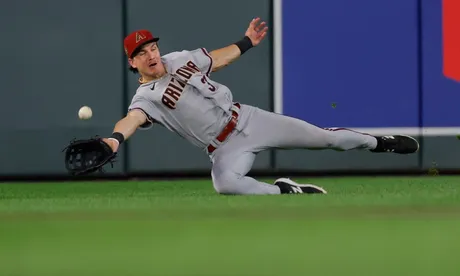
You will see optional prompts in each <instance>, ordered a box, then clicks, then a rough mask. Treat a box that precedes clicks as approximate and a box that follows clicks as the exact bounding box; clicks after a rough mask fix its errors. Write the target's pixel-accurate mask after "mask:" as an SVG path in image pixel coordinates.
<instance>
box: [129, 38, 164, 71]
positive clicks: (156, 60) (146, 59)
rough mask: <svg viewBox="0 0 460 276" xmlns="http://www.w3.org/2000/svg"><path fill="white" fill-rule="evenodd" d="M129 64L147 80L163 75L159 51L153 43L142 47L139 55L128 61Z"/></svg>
mask: <svg viewBox="0 0 460 276" xmlns="http://www.w3.org/2000/svg"><path fill="white" fill-rule="evenodd" d="M130 63H131V66H132V67H134V68H137V70H138V71H139V73H140V74H141V75H142V76H143V77H145V78H147V79H155V78H158V77H160V76H162V75H163V74H164V73H165V68H164V66H163V63H162V62H161V55H160V50H159V49H158V45H157V44H156V43H155V42H152V43H148V44H146V45H144V46H143V47H142V49H141V50H140V51H139V53H138V54H137V55H136V56H135V57H133V59H132V60H130Z"/></svg>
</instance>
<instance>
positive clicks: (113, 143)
mask: <svg viewBox="0 0 460 276" xmlns="http://www.w3.org/2000/svg"><path fill="white" fill-rule="evenodd" d="M102 141H104V142H105V143H106V144H107V145H109V147H110V148H111V149H112V150H113V152H117V151H118V147H119V146H120V145H119V143H118V141H114V140H113V139H108V138H102Z"/></svg>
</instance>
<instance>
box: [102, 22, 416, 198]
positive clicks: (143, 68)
mask: <svg viewBox="0 0 460 276" xmlns="http://www.w3.org/2000/svg"><path fill="white" fill-rule="evenodd" d="M267 30H268V28H267V26H266V23H265V22H261V19H260V18H255V19H253V20H252V21H251V22H250V23H249V27H248V29H247V30H246V32H245V36H244V37H243V38H242V39H241V40H239V41H237V42H235V43H233V44H231V45H228V46H227V47H224V48H221V49H216V50H213V51H208V50H207V49H205V48H199V49H194V50H190V51H188V50H183V51H178V52H172V53H169V54H166V55H163V56H162V55H161V54H160V48H159V45H158V41H159V38H158V37H154V36H153V35H152V34H151V33H150V32H149V31H148V30H138V31H135V32H133V33H131V34H129V35H128V36H127V37H126V38H125V39H124V49H125V52H126V55H127V57H128V62H129V64H130V70H132V71H133V72H136V73H138V74H139V75H140V77H139V83H140V85H139V87H138V89H137V91H136V94H135V95H134V97H133V98H132V101H131V104H130V106H129V108H128V113H127V115H126V116H125V117H124V118H123V119H121V120H120V121H118V122H117V124H116V125H115V128H114V130H113V134H112V136H111V137H109V138H104V139H103V141H104V142H106V143H107V144H108V145H109V146H110V147H111V148H112V150H113V151H114V152H117V150H118V147H119V145H120V144H121V143H123V142H124V141H126V140H127V139H128V138H129V137H130V136H132V135H133V134H134V132H135V131H136V130H137V129H148V128H150V127H152V126H153V125H154V124H158V125H161V126H163V127H166V128H167V129H168V130H170V131H173V132H175V133H176V134H178V135H180V136H181V137H182V138H184V139H186V140H187V141H189V142H190V143H191V144H193V145H195V146H197V147H200V148H201V149H203V151H204V152H205V153H206V154H207V155H208V156H209V158H210V160H211V162H212V171H211V177H212V181H213V186H214V189H215V190H216V191H217V192H218V193H220V194H234V195H235V194H238V195H249V194H251V195H254V194H290V193H301V194H325V193H327V192H326V191H325V190H324V189H323V188H321V187H318V186H315V185H313V184H298V183H296V182H294V181H292V180H290V179H289V178H281V179H278V180H276V181H275V183H273V184H270V183H263V182H260V181H257V180H256V179H254V178H251V177H248V176H246V174H247V173H248V172H249V170H250V169H251V167H252V164H253V162H254V159H255V157H256V155H257V153H259V152H261V151H264V150H267V149H270V148H275V149H333V150H338V151H347V150H353V149H360V150H369V151H370V152H375V153H381V152H392V153H398V154H410V153H414V152H416V151H418V149H419V144H418V142H417V141H416V140H415V139H414V138H412V137H408V136H403V135H393V136H384V137H376V136H372V135H368V134H363V133H358V132H355V131H352V130H348V129H343V128H339V129H323V128H320V127H317V126H314V125H312V124H310V123H308V122H305V121H302V120H299V119H296V118H292V117H288V116H284V115H280V114H276V113H273V112H269V111H266V110H262V109H260V108H257V107H254V106H250V105H245V104H241V103H238V102H237V101H235V100H234V99H233V96H232V92H231V90H230V89H229V88H228V87H227V86H225V85H224V84H222V83H218V82H216V81H214V80H212V79H211V74H212V73H213V72H215V71H218V70H220V69H222V68H224V67H225V66H227V65H229V64H230V63H232V62H234V61H235V60H236V59H237V58H239V57H240V56H241V55H243V54H244V53H246V52H247V51H248V50H249V49H251V48H253V47H255V46H257V45H259V44H260V43H261V41H262V40H263V39H264V38H265V37H266V35H267Z"/></svg>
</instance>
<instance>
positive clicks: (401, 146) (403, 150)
mask: <svg viewBox="0 0 460 276" xmlns="http://www.w3.org/2000/svg"><path fill="white" fill-rule="evenodd" d="M375 138H376V139H377V147H376V148H375V149H373V150H370V151H371V152H393V153H399V154H410V153H414V152H417V151H418V149H419V143H418V142H417V140H415V139H414V138H412V137H410V136H406V135H390V136H376V137H375Z"/></svg>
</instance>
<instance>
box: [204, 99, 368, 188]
mask: <svg viewBox="0 0 460 276" xmlns="http://www.w3.org/2000/svg"><path fill="white" fill-rule="evenodd" d="M238 124H239V127H238V128H239V130H235V131H234V132H233V133H232V134H231V135H230V136H229V137H228V138H227V140H226V141H225V142H224V143H222V144H221V145H220V147H218V148H217V149H216V150H215V151H214V152H213V153H212V154H211V155H210V159H211V162H212V171H211V176H212V181H213V186H214V189H215V190H216V191H217V192H218V193H220V194H233V195H264V194H279V193H280V190H279V188H278V186H276V185H273V184H268V183H264V182H260V181H257V180H256V179H254V178H251V177H248V176H246V174H247V173H248V172H249V171H250V169H251V167H252V165H253V163H254V160H255V157H256V154H257V153H259V152H261V151H263V150H267V149H270V148H276V149H333V150H337V151H346V150H352V149H373V148H375V147H376V146H377V140H376V139H375V138H374V137H373V136H370V135H367V134H362V133H358V132H354V131H351V130H347V129H337V130H326V129H323V128H319V127H317V126H314V125H312V124H309V123H307V122H305V121H302V120H299V119H296V118H292V117H288V116H284V115H280V114H277V113H272V112H269V111H265V110H262V109H259V108H257V107H253V106H249V105H241V109H240V116H239V123H238Z"/></svg>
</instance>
